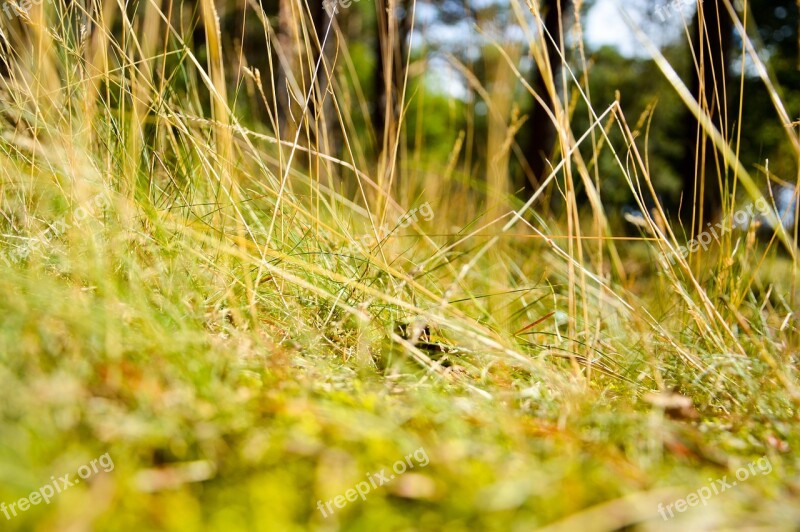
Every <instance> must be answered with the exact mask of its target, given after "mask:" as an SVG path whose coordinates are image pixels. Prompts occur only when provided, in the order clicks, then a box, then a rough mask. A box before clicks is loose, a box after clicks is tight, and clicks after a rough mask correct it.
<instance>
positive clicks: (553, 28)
mask: <svg viewBox="0 0 800 532" xmlns="http://www.w3.org/2000/svg"><path fill="white" fill-rule="evenodd" d="M572 10H573V6H572V0H543V2H542V11H543V12H544V20H543V23H544V29H545V31H546V35H544V42H545V46H546V52H547V53H546V54H545V57H546V61H547V62H546V64H544V65H539V68H535V69H534V74H533V76H534V77H533V82H532V83H531V86H532V87H533V88H534V90H535V91H536V94H538V95H539V96H540V97H541V98H542V100H543V101H544V102H545V103H546V104H547V107H545V106H543V105H540V104H539V103H538V102H536V101H535V100H534V102H533V110H532V112H531V118H530V124H531V125H530V128H529V130H530V136H529V137H528V139H527V142H526V144H524V145H523V147H524V149H525V154H526V157H527V162H528V164H529V165H530V168H531V171H532V175H533V177H534V178H535V179H542V178H543V177H544V176H545V175H546V174H547V173H548V171H549V168H550V166H549V164H548V162H547V161H548V159H550V158H551V156H552V154H553V149H554V147H555V141H556V128H555V124H553V122H552V120H551V119H550V116H549V112H548V108H549V109H550V112H552V107H553V103H554V100H553V98H554V97H556V98H557V97H558V94H559V93H561V92H562V90H563V87H562V86H561V83H560V77H561V76H560V73H561V62H562V60H561V55H560V53H559V48H560V46H561V44H562V41H563V35H564V27H565V26H566V25H567V24H568V22H567V21H568V19H569V18H570V17H571V14H572ZM551 38H552V40H551ZM554 43H555V44H554ZM549 86H552V87H553V90H554V92H555V94H553V93H552V92H551V91H550V90H549V89H548V87H549ZM523 185H524V186H523V195H524V196H525V197H526V199H527V197H530V196H531V194H533V192H534V190H535V188H534V186H535V183H534V182H533V181H531V180H530V179H526V180H525V183H524V184H523Z"/></svg>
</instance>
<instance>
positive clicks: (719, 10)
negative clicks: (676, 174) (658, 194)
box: [682, 0, 733, 227]
mask: <svg viewBox="0 0 800 532" xmlns="http://www.w3.org/2000/svg"><path fill="white" fill-rule="evenodd" d="M732 37H733V20H732V19H731V17H730V16H729V14H728V11H727V9H726V7H725V4H724V2H723V1H722V0H707V1H706V2H701V3H700V4H699V8H698V11H697V15H695V20H694V24H693V39H692V41H693V42H692V49H693V51H694V69H693V76H692V86H691V89H692V94H694V95H695V97H696V98H697V101H698V102H699V104H700V107H701V108H702V109H703V110H704V111H705V112H706V113H707V114H708V115H709V117H710V118H711V120H712V121H713V123H714V126H715V127H716V128H717V129H718V130H719V131H720V133H722V136H723V138H725V139H726V140H727V139H728V132H727V129H728V116H727V109H726V107H727V95H726V91H725V88H726V79H727V70H728V59H729V56H730V48H731V42H732ZM687 112H688V111H687ZM688 113H689V117H688V119H687V124H688V129H687V132H686V139H687V142H686V152H685V154H684V169H683V200H682V203H683V205H684V206H685V207H684V208H683V209H682V210H683V211H684V213H683V214H684V216H683V217H684V218H687V221H688V219H690V218H692V214H696V216H694V217H693V218H692V219H694V220H695V227H703V225H704V220H712V219H714V218H716V217H717V216H718V215H719V214H720V212H721V210H722V197H723V196H722V193H723V191H724V189H725V188H727V187H726V185H725V168H724V164H723V161H722V158H721V157H720V156H719V155H718V153H717V151H716V149H715V148H714V146H713V144H712V143H711V141H710V140H709V139H708V137H707V135H706V134H705V133H704V132H703V131H702V129H701V127H700V124H699V122H698V121H697V120H696V119H695V118H694V116H693V115H691V113H690V112H688ZM686 206H692V211H687V209H686ZM693 206H697V208H698V209H699V212H697V213H693V211H694V208H693Z"/></svg>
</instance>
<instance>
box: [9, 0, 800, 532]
mask: <svg viewBox="0 0 800 532" xmlns="http://www.w3.org/2000/svg"><path fill="white" fill-rule="evenodd" d="M200 4H201V7H202V8H203V9H211V3H210V2H209V1H207V0H204V1H202V2H200ZM77 5H78V4H77V3H76V4H73V5H72V7H67V6H65V5H63V4H62V5H56V4H55V3H47V2H45V4H44V5H42V4H39V5H35V6H34V7H33V8H32V9H31V10H30V12H29V13H28V14H27V15H26V16H25V17H22V18H20V19H18V20H16V21H15V22H14V24H15V26H13V27H12V28H11V30H9V31H5V32H4V34H3V36H2V39H3V40H4V46H3V50H4V51H3V54H4V55H3V57H4V62H5V64H7V65H10V67H9V72H8V73H7V75H6V76H5V77H4V81H3V84H2V88H0V102H1V104H2V113H3V118H4V121H3V126H2V138H1V139H0V213H2V216H1V217H0V225H1V226H2V231H1V232H2V244H0V390H2V397H3V400H2V401H0V502H2V505H0V513H2V514H3V515H0V528H1V529H3V530H37V531H38V530H59V531H81V530H109V531H113V530H120V531H122V530H303V529H307V528H311V529H319V530H338V529H342V530H473V529H474V530H503V531H505V530H520V531H521V530H532V529H536V528H539V527H550V528H549V529H550V530H620V529H643V530H649V529H656V530H657V529H662V528H665V529H666V528H676V529H681V530H702V529H733V528H736V529H770V530H772V529H782V530H796V529H797V527H798V526H800V477H798V468H799V467H800V461H799V460H798V458H797V454H796V450H797V449H798V447H800V432H798V430H797V424H798V419H797V411H796V408H797V405H798V401H800V390H798V362H800V360H798V354H799V353H800V351H798V344H799V342H798V329H797V327H798V316H797V314H796V309H797V297H798V295H799V294H798V292H797V286H796V281H797V271H798V268H797V261H796V259H795V257H794V256H793V253H794V247H793V245H792V244H791V243H790V242H789V240H791V238H792V235H786V234H783V235H775V236H774V237H773V238H772V239H771V240H768V241H765V240H764V239H759V238H756V234H755V232H754V230H751V231H749V232H742V231H736V230H729V231H726V232H724V234H720V238H719V239H714V241H713V242H712V243H711V244H709V245H708V246H707V248H706V249H698V250H697V251H696V252H694V253H691V254H688V255H687V256H686V258H681V256H680V253H679V252H678V253H677V254H676V250H678V248H679V247H680V246H681V245H684V244H685V243H686V242H685V235H684V232H683V229H680V228H679V227H677V226H675V225H673V226H672V227H670V226H669V225H666V226H663V225H661V224H659V223H657V220H651V219H648V220H647V221H646V228H645V229H643V230H642V233H641V235H639V236H633V237H631V236H629V235H628V236H626V229H625V227H624V226H623V222H622V221H621V220H620V216H618V215H617V214H615V213H616V212H617V208H616V207H613V206H606V205H605V203H604V200H603V197H602V195H601V194H600V193H599V192H598V188H599V187H597V185H598V184H599V182H600V181H601V180H602V179H603V176H601V175H599V173H598V172H597V166H596V165H595V161H593V160H589V159H585V158H584V156H582V155H581V153H582V152H580V151H578V150H577V147H578V145H579V144H580V145H581V146H582V147H588V148H590V149H591V150H593V151H594V153H597V154H599V153H601V152H602V153H605V154H608V153H613V154H614V160H616V161H618V163H619V164H618V166H617V168H616V171H617V172H618V174H617V177H621V178H623V179H624V180H625V181H626V182H627V183H628V184H629V186H630V187H631V188H632V189H633V190H637V191H639V194H640V195H641V197H642V198H644V197H650V193H649V191H648V190H649V187H651V186H652V185H651V181H650V169H649V168H648V165H647V161H646V142H645V139H646V133H647V131H646V128H647V124H646V123H645V121H643V120H639V117H633V118H631V117H627V118H626V116H625V110H624V109H623V108H622V107H621V106H620V105H618V104H617V103H616V102H613V101H608V102H590V103H589V109H590V112H591V120H590V123H591V124H592V125H591V127H590V128H589V129H587V130H580V131H578V130H575V131H573V130H572V129H571V128H570V127H569V125H568V124H569V123H570V121H569V119H568V118H567V116H566V114H568V112H569V109H570V107H569V103H568V102H564V103H565V106H564V108H562V109H560V111H559V113H558V119H559V121H560V123H562V124H565V125H564V126H562V127H560V128H559V131H558V134H559V141H560V144H561V146H562V153H565V154H568V156H567V157H561V158H559V159H557V160H554V161H553V167H554V172H553V174H551V177H552V178H551V179H549V180H546V181H544V182H543V183H542V184H541V188H540V189H539V190H540V192H537V195H538V194H541V197H546V198H548V201H545V202H541V201H538V202H537V201H534V198H531V200H532V201H530V202H528V204H523V202H522V201H521V200H519V199H517V198H516V196H515V194H514V193H515V190H513V189H512V187H511V185H509V184H508V182H507V179H506V178H507V170H506V169H505V168H506V166H507V164H508V159H509V157H510V155H509V153H510V151H511V147H510V142H509V141H508V139H509V138H511V137H513V133H514V131H513V130H514V127H515V125H514V124H513V123H511V122H509V125H508V127H507V129H506V130H503V131H501V133H502V134H495V135H490V138H488V139H485V140H481V141H480V142H486V143H487V145H486V147H485V148H486V151H487V153H491V154H496V158H495V159H493V160H494V162H495V163H496V165H495V166H493V168H494V171H492V172H489V175H480V174H479V173H471V172H470V169H469V168H467V167H466V165H461V164H457V163H456V161H458V160H459V157H460V153H461V152H460V150H461V146H459V145H458V144H456V145H453V147H452V150H451V153H450V154H449V156H445V157H434V156H429V155H428V154H427V153H426V151H425V149H426V148H425V145H420V144H417V145H415V146H410V145H409V144H408V143H407V142H406V141H405V140H402V139H401V137H400V136H398V137H397V139H396V141H395V142H394V143H392V144H391V145H390V146H389V150H388V151H387V152H385V153H384V157H383V158H381V159H380V160H378V159H377V158H372V157H371V156H370V155H369V150H368V149H366V148H365V146H364V145H363V142H364V141H363V138H362V140H359V138H361V137H359V136H358V134H357V133H358V131H353V130H352V127H355V126H352V124H353V123H354V122H353V119H352V117H353V115H355V114H357V113H359V112H360V111H359V109H360V108H362V107H363V106H364V104H365V102H364V100H363V97H362V98H361V99H359V98H358V97H357V94H358V91H357V90H356V89H355V88H354V87H355V81H354V80H353V79H352V78H351V77H348V76H349V75H350V74H348V73H347V68H346V61H345V59H343V57H345V56H346V55H347V54H346V53H345V51H347V46H348V44H347V42H344V41H342V42H339V44H338V46H340V47H341V48H342V50H344V51H343V52H342V54H341V55H342V57H340V58H339V61H340V62H339V63H336V64H333V63H331V64H330V65H328V64H327V62H326V63H325V64H324V65H323V67H322V68H323V69H329V74H330V77H331V79H335V80H336V82H335V83H332V85H331V90H330V91H328V92H326V98H328V99H329V102H328V104H327V106H326V107H325V113H327V114H326V115H325V116H326V119H327V120H329V121H332V122H333V123H336V124H340V125H342V130H343V131H344V132H346V134H345V135H344V136H343V137H342V139H340V142H341V143H342V150H341V151H340V152H338V153H333V152H332V151H331V150H330V149H329V147H330V143H329V142H328V137H327V136H326V133H325V129H324V128H323V127H321V126H320V120H321V118H320V117H321V116H322V115H321V114H312V113H311V112H310V110H308V109H306V112H305V114H303V115H302V118H303V120H302V122H301V121H300V120H299V118H298V122H297V123H300V124H302V127H301V128H300V133H298V134H297V135H296V136H295V133H294V132H295V131H296V130H297V128H296V125H297V124H295V129H291V128H292V127H293V126H292V124H289V125H287V126H286V127H287V128H289V129H291V131H290V132H289V133H288V134H285V133H286V132H285V131H284V132H282V133H283V134H280V135H276V133H275V129H276V127H273V125H276V124H278V121H277V119H276V115H273V114H272V113H271V114H270V115H271V118H272V120H273V121H272V122H270V121H269V120H265V121H263V122H259V121H257V120H254V119H253V118H252V116H250V115H249V114H248V113H247V112H245V111H243V110H242V105H243V104H242V101H245V100H247V99H248V98H253V99H254V100H259V99H260V96H259V94H260V92H261V90H262V89H263V91H264V94H266V95H269V94H272V93H273V92H274V88H271V87H270V86H269V84H270V82H269V81H268V76H267V75H266V74H267V73H264V72H261V73H260V75H261V76H263V77H264V80H263V85H262V86H261V89H259V85H258V82H259V79H260V78H259V76H257V75H255V73H254V72H252V71H248V70H247V69H246V68H245V67H244V66H242V64H237V63H236V62H235V61H234V59H235V58H231V57H229V55H230V54H228V53H227V51H225V52H224V51H223V47H222V45H221V44H220V42H219V39H218V38H216V36H217V34H216V33H215V27H214V20H215V18H214V17H213V16H207V17H205V18H204V19H203V20H204V23H205V24H206V30H207V38H206V42H205V43H204V44H203V47H202V50H200V49H197V48H195V46H194V45H192V43H191V42H189V41H188V40H186V34H185V32H183V31H182V30H181V28H178V27H175V26H167V24H166V22H165V20H166V19H165V18H163V17H162V16H161V12H160V11H159V10H158V9H157V8H156V7H155V6H156V5H157V4H155V3H152V4H148V6H149V7H148V6H145V5H144V4H142V5H141V6H140V11H137V12H136V13H135V14H132V15H131V14H128V15H125V14H123V13H120V12H119V10H118V8H117V7H116V6H115V5H112V4H111V3H109V4H108V6H110V7H108V6H106V7H105V8H104V11H102V12H100V13H98V12H97V11H91V12H83V13H82V12H81V10H80V8H78V7H75V6H77ZM519 7H520V8H521V9H525V10H526V11H527V7H525V6H519ZM114 10H116V11H117V12H116V13H115V14H114V13H113V12H114ZM57 12H60V13H61V17H60V18H59V17H58V16H57ZM81 17H84V18H83V19H81ZM95 17H98V18H95ZM103 17H106V18H105V19H104V18H103ZM112 18H113V22H112V20H111V19H112ZM80 20H90V21H91V24H90V25H91V26H92V27H93V31H91V32H87V30H86V26H85V25H83V26H82V25H81V24H80V23H78V22H79V21H80ZM59 21H60V22H59ZM75 21H78V22H75ZM73 22H75V23H73ZM665 61H666V60H664V62H663V63H662V64H660V67H661V69H662V71H663V72H664V73H665V74H668V73H669V71H670V67H669V64H668V63H666V62H665ZM313 67H314V65H313V64H311V65H308V69H307V70H308V71H307V72H305V75H304V76H298V79H300V78H302V80H304V81H303V83H304V85H303V87H307V86H308V85H307V84H308V80H309V79H311V77H313V73H314V72H315V69H314V68H313ZM316 72H317V73H318V72H319V71H316ZM509 79H510V83H513V82H514V80H515V78H514V77H513V73H512V74H511V77H510V78H509ZM231 80H234V82H231ZM226 81H227V82H226ZM672 82H673V83H674V88H675V89H676V90H681V89H684V90H685V88H684V87H683V86H682V85H681V84H680V82H679V81H678V80H676V79H675V80H672ZM348 83H352V85H348ZM581 83H582V82H580V83H579V82H578V81H577V80H576V82H575V83H574V88H575V93H574V94H573V95H572V96H571V97H575V98H578V99H580V98H582V96H581V93H580V91H579V90H578V88H580V87H582V85H581ZM423 92H424V91H423ZM303 94H305V92H303ZM354 94H355V95H356V96H355V97H354V96H353V95H354ZM348 98H354V99H352V100H348ZM408 98H409V100H412V99H413V98H422V95H421V94H420V93H416V96H413V95H412V94H408ZM687 103H688V104H689V105H691V103H692V102H687ZM321 107H322V106H318V108H321ZM245 109H246V108H245ZM511 114H512V113H511V110H510V108H509V116H510V115H511ZM774 119H775V120H780V119H781V117H780V115H779V114H778V113H776V114H775V118H774ZM415 121H416V124H417V126H416V127H418V128H423V129H424V128H425V127H426V126H425V113H424V110H422V111H419V113H418V115H417V116H416V118H415ZM629 124H630V125H629ZM400 125H401V126H402V123H401V124H400ZM745 126H746V125H745ZM431 127H436V126H435V125H432V126H431ZM712 127H713V126H712V125H711V124H707V130H706V134H708V135H709V136H710V137H711V138H712V139H713V140H714V142H715V143H716V145H717V147H718V148H719V149H720V152H721V153H724V154H725V156H726V159H725V161H726V163H727V167H728V168H730V169H732V170H731V174H732V175H734V174H735V178H734V181H733V182H734V183H735V184H736V188H735V189H734V190H733V191H732V192H731V194H730V195H729V197H728V200H727V201H726V202H725V211H724V213H723V214H724V216H723V219H728V220H730V217H731V215H732V214H733V213H734V211H736V210H737V209H740V208H743V207H742V206H743V205H745V204H747V203H751V202H754V201H756V200H757V199H759V198H760V194H761V193H762V192H761V191H763V190H764V189H765V187H763V186H762V185H763V183H762V182H761V181H759V179H761V178H760V177H759V176H756V175H753V177H751V176H750V174H749V173H747V170H745V168H744V166H741V165H739V163H738V161H737V160H736V151H735V146H734V148H732V149H728V150H727V151H725V150H724V149H722V146H723V145H725V146H727V145H728V144H727V143H726V142H725V140H723V139H722V138H721V137H719V136H718V135H717V136H715V135H714V131H712V130H711V128H712ZM612 129H613V130H615V131H618V132H619V131H621V132H623V135H624V138H625V141H626V142H625V143H621V144H619V145H615V144H614V143H612V142H610V140H608V138H607V137H606V136H605V132H607V131H611V130H612ZM309 130H315V131H318V132H321V133H319V134H318V135H317V136H314V135H311V134H309V133H308V131H309ZM718 137H719V138H718ZM309 138H312V140H309ZM402 138H403V139H404V138H405V137H402ZM278 139H284V140H282V141H279V140H278ZM286 139H288V140H286ZM734 144H735V143H734ZM798 153H800V152H798ZM794 155H797V153H796V154H794ZM562 163H563V164H562ZM734 170H735V171H734ZM504 180H505V181H504ZM737 190H738V192H739V193H738V194H736V191H737ZM577 191H579V192H577ZM642 191H643V192H642ZM552 198H557V201H558V202H560V204H561V205H562V207H563V208H562V209H561V210H558V211H557V212H556V213H554V212H552V211H551V209H550V208H549V206H548V204H549V203H552V201H551V199H552ZM767 200H768V201H769V198H767ZM515 213H518V215H517V214H515ZM782 239H783V240H784V241H786V242H787V243H789V245H788V246H785V245H783V244H782V242H781V240H782ZM670 256H672V257H673V261H672V262H671V263H670V260H669V257H670ZM665 266H666V267H665ZM401 470H402V471H401Z"/></svg>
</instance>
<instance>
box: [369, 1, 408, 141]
mask: <svg viewBox="0 0 800 532" xmlns="http://www.w3.org/2000/svg"><path fill="white" fill-rule="evenodd" d="M375 8H376V10H377V28H376V29H375V31H376V32H377V35H378V43H379V46H378V51H377V63H376V67H375V95H376V98H377V102H376V103H377V105H375V106H374V107H373V118H372V123H373V126H374V128H375V134H376V137H377V144H378V149H379V151H385V149H386V148H387V147H388V146H390V145H391V144H392V143H393V142H394V138H395V134H396V129H395V128H396V126H397V119H398V118H399V112H400V109H398V105H399V100H398V94H399V91H400V89H402V86H403V82H404V79H405V69H406V59H407V58H408V43H409V38H410V36H411V24H412V9H413V0H376V1H375Z"/></svg>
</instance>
